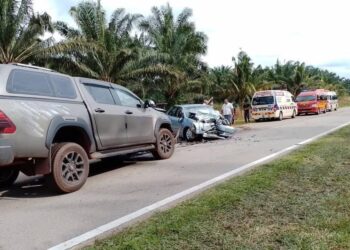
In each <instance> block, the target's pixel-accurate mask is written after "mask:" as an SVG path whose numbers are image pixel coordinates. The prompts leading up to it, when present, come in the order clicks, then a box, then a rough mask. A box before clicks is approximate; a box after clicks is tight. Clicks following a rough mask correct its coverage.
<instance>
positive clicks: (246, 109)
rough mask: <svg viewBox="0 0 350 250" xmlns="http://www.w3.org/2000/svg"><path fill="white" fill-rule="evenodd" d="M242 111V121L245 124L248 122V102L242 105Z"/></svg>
mask: <svg viewBox="0 0 350 250" xmlns="http://www.w3.org/2000/svg"><path fill="white" fill-rule="evenodd" d="M243 110H244V121H245V123H248V122H250V103H249V101H248V100H246V102H245V103H244V104H243Z"/></svg>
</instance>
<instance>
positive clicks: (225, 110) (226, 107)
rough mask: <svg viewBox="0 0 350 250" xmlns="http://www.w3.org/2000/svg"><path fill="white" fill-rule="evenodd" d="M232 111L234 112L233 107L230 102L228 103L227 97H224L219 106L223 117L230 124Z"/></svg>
mask: <svg viewBox="0 0 350 250" xmlns="http://www.w3.org/2000/svg"><path fill="white" fill-rule="evenodd" d="M234 112H235V109H234V107H233V105H232V103H230V102H229V101H228V99H225V101H224V104H223V105H222V108H221V113H222V115H223V116H224V117H225V119H226V120H228V121H229V122H230V124H232V122H233V117H234Z"/></svg>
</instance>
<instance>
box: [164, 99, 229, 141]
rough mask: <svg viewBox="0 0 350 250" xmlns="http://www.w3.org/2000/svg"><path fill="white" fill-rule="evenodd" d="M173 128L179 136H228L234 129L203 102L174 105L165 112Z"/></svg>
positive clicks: (191, 137) (184, 137) (186, 138)
mask: <svg viewBox="0 0 350 250" xmlns="http://www.w3.org/2000/svg"><path fill="white" fill-rule="evenodd" d="M167 115H168V116H169V118H170V120H171V124H172V128H173V130H174V131H175V132H176V133H178V134H179V137H180V138H183V139H185V140H187V141H193V140H195V139H197V138H208V139H209V138H213V139H215V138H229V137H231V136H232V135H233V134H234V132H235V129H234V128H232V127H231V126H230V124H229V122H228V121H227V120H226V119H225V118H224V117H223V116H222V115H221V114H220V113H219V112H218V111H216V110H214V109H213V108H212V107H211V106H208V105H203V104H186V105H176V106H174V107H172V108H170V109H169V110H168V112H167Z"/></svg>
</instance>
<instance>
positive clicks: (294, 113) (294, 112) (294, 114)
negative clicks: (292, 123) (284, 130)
mask: <svg viewBox="0 0 350 250" xmlns="http://www.w3.org/2000/svg"><path fill="white" fill-rule="evenodd" d="M296 113H297V112H296V111H295V109H294V110H293V115H292V118H295V116H296Z"/></svg>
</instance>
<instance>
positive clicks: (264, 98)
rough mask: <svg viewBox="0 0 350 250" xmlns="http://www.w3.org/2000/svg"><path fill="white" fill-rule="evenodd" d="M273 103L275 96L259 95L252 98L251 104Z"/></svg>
mask: <svg viewBox="0 0 350 250" xmlns="http://www.w3.org/2000/svg"><path fill="white" fill-rule="evenodd" d="M274 103H275V98H274V97H273V96H259V97H254V98H253V105H269V104H274Z"/></svg>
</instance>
